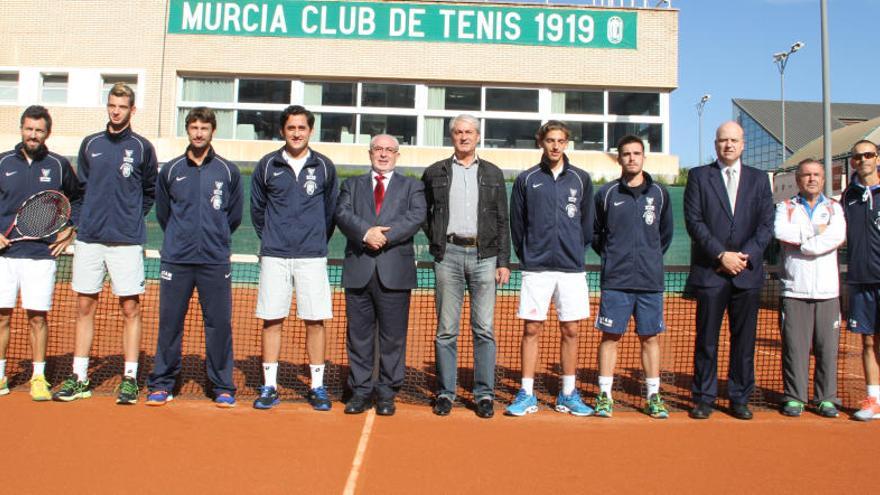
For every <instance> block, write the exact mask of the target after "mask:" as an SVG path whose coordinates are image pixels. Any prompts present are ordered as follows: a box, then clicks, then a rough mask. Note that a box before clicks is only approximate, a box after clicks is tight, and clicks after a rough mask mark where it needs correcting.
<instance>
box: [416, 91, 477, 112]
mask: <svg viewBox="0 0 880 495" xmlns="http://www.w3.org/2000/svg"><path fill="white" fill-rule="evenodd" d="M428 108H430V109H431V110H479V109H480V88H474V87H460V86H447V87H439V86H438V87H431V88H428Z"/></svg>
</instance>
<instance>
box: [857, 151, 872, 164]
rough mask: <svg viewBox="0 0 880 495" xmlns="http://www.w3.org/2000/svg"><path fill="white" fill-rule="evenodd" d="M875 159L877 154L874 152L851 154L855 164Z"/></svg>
mask: <svg viewBox="0 0 880 495" xmlns="http://www.w3.org/2000/svg"><path fill="white" fill-rule="evenodd" d="M876 157H877V152H875V151H866V152H864V153H853V154H852V159H853V160H855V161H857V162H858V161H862V160H870V159H872V158H876Z"/></svg>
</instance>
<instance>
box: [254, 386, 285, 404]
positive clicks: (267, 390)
mask: <svg viewBox="0 0 880 495" xmlns="http://www.w3.org/2000/svg"><path fill="white" fill-rule="evenodd" d="M278 404H281V399H279V398H278V391H277V390H275V387H269V386H267V385H264V386H262V387H260V396H259V397H257V398H256V399H255V400H254V409H272V408H273V407H275V406H277V405H278Z"/></svg>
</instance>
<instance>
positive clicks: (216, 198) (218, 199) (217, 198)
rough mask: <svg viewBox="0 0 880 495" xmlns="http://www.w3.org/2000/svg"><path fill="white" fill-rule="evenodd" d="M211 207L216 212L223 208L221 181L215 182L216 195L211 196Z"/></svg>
mask: <svg viewBox="0 0 880 495" xmlns="http://www.w3.org/2000/svg"><path fill="white" fill-rule="evenodd" d="M211 206H212V207H214V209H215V210H219V209H220V208H222V207H223V183H222V182H220V181H219V180H218V181H214V194H213V195H212V196H211Z"/></svg>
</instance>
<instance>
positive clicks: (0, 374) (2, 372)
mask: <svg viewBox="0 0 880 495" xmlns="http://www.w3.org/2000/svg"><path fill="white" fill-rule="evenodd" d="M5 377H6V360H5V359H0V380H2V379H3V378H5Z"/></svg>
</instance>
